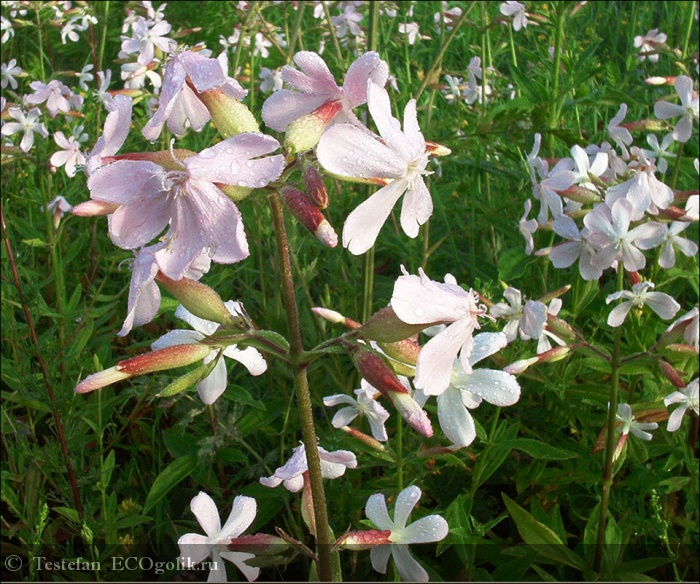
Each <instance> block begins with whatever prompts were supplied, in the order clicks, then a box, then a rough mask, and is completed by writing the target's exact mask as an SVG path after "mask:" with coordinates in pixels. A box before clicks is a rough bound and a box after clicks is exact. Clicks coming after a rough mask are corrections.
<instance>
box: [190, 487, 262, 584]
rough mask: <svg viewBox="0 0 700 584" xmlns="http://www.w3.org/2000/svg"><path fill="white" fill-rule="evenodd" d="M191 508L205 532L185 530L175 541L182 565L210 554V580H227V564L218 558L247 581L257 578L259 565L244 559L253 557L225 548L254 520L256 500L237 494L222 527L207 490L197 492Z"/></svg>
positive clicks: (196, 561)
mask: <svg viewBox="0 0 700 584" xmlns="http://www.w3.org/2000/svg"><path fill="white" fill-rule="evenodd" d="M190 509H191V510H192V513H194V516H195V517H196V518H197V521H198V522H199V525H201V526H202V528H203V529H204V533H206V535H199V534H197V533H186V534H185V535H183V536H182V537H180V539H178V540H177V544H178V545H179V546H180V561H181V562H182V564H183V565H184V566H185V567H188V568H189V567H194V566H196V565H197V564H199V563H200V562H203V561H204V560H206V559H207V558H208V557H209V556H212V560H213V561H212V562H211V571H210V572H209V579H208V581H209V582H227V578H226V567H225V566H224V563H223V561H221V558H224V559H226V560H228V561H229V562H232V563H233V564H235V565H236V567H237V568H238V569H239V570H240V571H241V572H243V574H244V576H245V577H246V578H247V579H248V581H249V582H252V581H253V580H255V579H257V577H258V575H259V574H260V568H256V567H253V566H249V565H248V564H246V563H245V561H246V560H249V559H252V558H254V557H255V555H254V554H249V553H246V552H231V551H228V547H227V546H228V544H229V543H230V541H231V540H232V539H233V538H236V537H238V536H239V535H241V534H242V533H243V532H244V531H245V530H246V529H248V527H250V524H251V523H253V520H254V519H255V515H256V513H257V503H256V502H255V499H253V498H252V497H245V496H243V495H239V496H238V497H236V498H235V499H234V500H233V508H232V509H231V514H230V515H229V517H228V519H227V520H226V523H225V524H224V526H223V527H221V519H220V518H219V512H218V511H217V509H216V504H215V503H214V501H213V500H212V498H211V497H210V496H209V495H207V494H206V493H203V492H200V493H199V495H197V496H196V497H195V498H194V499H192V502H191V503H190Z"/></svg>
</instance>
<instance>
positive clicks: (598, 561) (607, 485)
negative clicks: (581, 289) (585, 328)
mask: <svg viewBox="0 0 700 584" xmlns="http://www.w3.org/2000/svg"><path fill="white" fill-rule="evenodd" d="M624 275H625V272H624V270H623V268H622V266H620V267H618V271H617V290H618V291H620V290H622V283H623V278H624ZM621 345H622V327H621V326H620V327H617V328H616V329H615V340H614V341H613V353H612V360H611V363H610V366H611V368H612V375H611V377H610V403H609V404H608V432H607V435H606V437H605V467H604V469H603V493H602V499H601V501H600V517H599V518H598V537H597V539H596V550H595V564H594V566H593V569H594V570H595V571H596V572H597V573H600V567H601V565H602V562H603V548H604V547H605V525H606V523H607V520H608V505H609V503H610V491H611V490H612V484H613V453H614V452H615V438H616V432H615V425H616V424H615V422H616V418H615V415H616V414H617V402H618V394H619V389H620V347H621Z"/></svg>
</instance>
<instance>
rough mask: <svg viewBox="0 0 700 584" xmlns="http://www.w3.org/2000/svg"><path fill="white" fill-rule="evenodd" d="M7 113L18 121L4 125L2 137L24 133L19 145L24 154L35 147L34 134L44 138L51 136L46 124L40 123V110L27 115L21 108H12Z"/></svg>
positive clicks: (29, 112) (34, 110)
mask: <svg viewBox="0 0 700 584" xmlns="http://www.w3.org/2000/svg"><path fill="white" fill-rule="evenodd" d="M7 113H8V114H9V115H10V117H11V118H13V119H15V120H17V121H16V122H6V123H5V124H3V126H2V130H1V132H2V135H3V136H12V134H16V133H17V132H24V135H23V136H22V140H21V142H20V143H19V147H20V149H21V150H22V151H23V152H29V151H30V150H31V149H32V146H34V134H39V136H41V137H42V138H46V137H47V136H48V135H49V132H48V130H47V129H46V126H44V123H43V122H39V121H38V120H39V117H40V116H41V112H40V111H39V108H36V107H35V108H32V109H30V110H29V111H28V112H27V113H26V114H25V113H24V112H23V111H22V109H21V108H18V107H11V108H9V109H8V110H7Z"/></svg>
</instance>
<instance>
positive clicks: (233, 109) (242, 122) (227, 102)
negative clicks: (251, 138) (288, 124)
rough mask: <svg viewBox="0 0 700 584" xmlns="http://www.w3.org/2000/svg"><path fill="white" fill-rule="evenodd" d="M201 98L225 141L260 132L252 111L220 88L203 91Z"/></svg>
mask: <svg viewBox="0 0 700 584" xmlns="http://www.w3.org/2000/svg"><path fill="white" fill-rule="evenodd" d="M199 98H200V99H201V100H202V103H204V105H205V106H206V108H207V109H208V110H209V113H210V114H211V121H212V122H213V123H214V125H215V126H216V129H217V130H218V131H219V134H221V135H222V136H223V137H224V139H225V138H231V137H233V136H237V135H238V134H242V133H243V132H258V131H260V127H259V126H258V122H257V120H256V119H255V116H254V115H253V114H252V113H251V111H250V110H249V109H248V108H247V107H246V106H245V105H244V104H242V103H241V102H240V101H238V100H237V99H235V98H233V97H231V96H230V95H227V94H226V92H224V91H223V90H221V89H219V88H214V89H210V90H208V91H203V92H201V93H200V94H199Z"/></svg>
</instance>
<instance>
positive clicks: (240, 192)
mask: <svg viewBox="0 0 700 584" xmlns="http://www.w3.org/2000/svg"><path fill="white" fill-rule="evenodd" d="M218 187H219V188H220V189H221V191H222V192H223V193H224V194H225V195H226V196H227V197H228V198H229V199H231V200H232V201H233V202H234V203H237V202H238V201H242V200H243V199H245V198H246V197H247V196H248V195H249V194H250V193H252V192H253V189H252V188H251V187H239V186H238V185H223V184H219V185H218Z"/></svg>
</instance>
